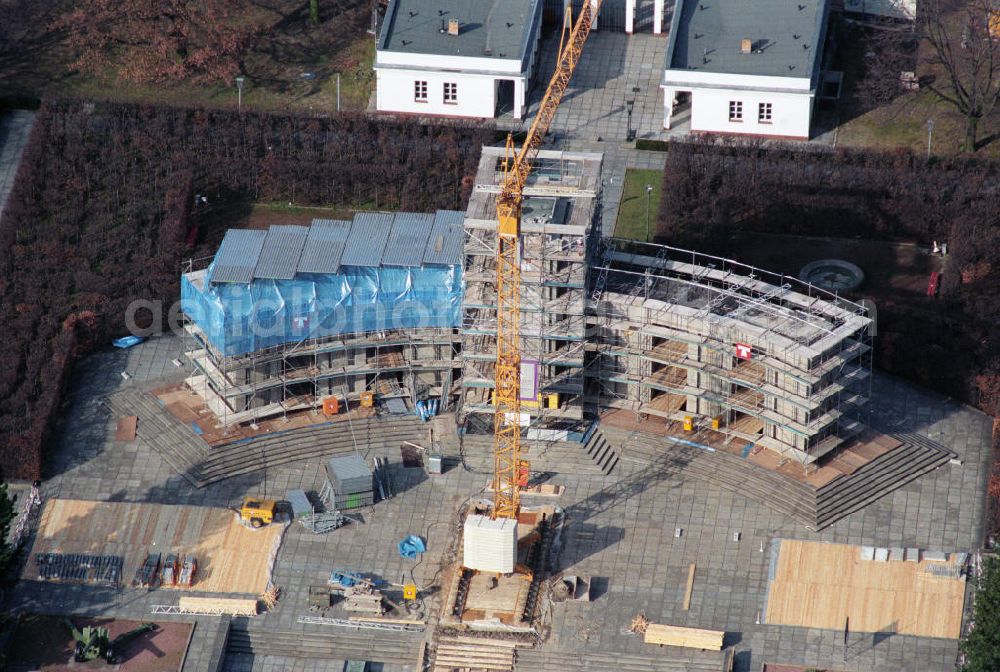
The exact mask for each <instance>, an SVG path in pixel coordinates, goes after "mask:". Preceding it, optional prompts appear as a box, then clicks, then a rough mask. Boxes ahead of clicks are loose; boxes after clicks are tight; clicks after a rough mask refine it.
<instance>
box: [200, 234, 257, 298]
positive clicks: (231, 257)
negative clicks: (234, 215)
mask: <svg viewBox="0 0 1000 672" xmlns="http://www.w3.org/2000/svg"><path fill="white" fill-rule="evenodd" d="M265 238H267V231H260V230H256V229H229V230H228V231H226V236H225V238H223V239H222V244H221V245H220V246H219V251H218V252H217V253H216V254H215V261H214V265H213V267H212V277H211V282H236V283H239V284H249V283H250V281H251V280H253V270H254V268H255V267H256V266H257V259H258V258H259V257H260V250H261V248H262V247H263V246H264V239H265Z"/></svg>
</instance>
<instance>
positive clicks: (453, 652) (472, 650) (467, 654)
mask: <svg viewBox="0 0 1000 672" xmlns="http://www.w3.org/2000/svg"><path fill="white" fill-rule="evenodd" d="M519 646H520V647H524V646H527V645H526V644H524V643H522V642H520V641H518V640H513V639H498V638H495V637H473V636H470V635H444V636H442V637H440V639H438V642H437V649H436V650H435V652H434V664H433V665H432V666H431V670H432V672H454V671H455V670H461V671H463V672H464V671H466V670H468V671H469V672H512V670H513V669H514V662H515V660H516V657H517V653H516V652H517V648H518V647H519Z"/></svg>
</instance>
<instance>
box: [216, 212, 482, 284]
mask: <svg viewBox="0 0 1000 672" xmlns="http://www.w3.org/2000/svg"><path fill="white" fill-rule="evenodd" d="M464 221H465V214H464V213H462V212H457V211H454V210H438V211H437V212H436V213H435V214H427V213H419V212H397V213H391V212H358V213H356V214H355V215H354V221H353V222H347V221H342V220H334V219H314V220H313V222H312V226H291V225H282V226H277V225H276V226H272V227H271V228H270V229H269V230H268V231H260V230H256V229H229V230H228V231H227V232H226V236H225V238H223V240H222V245H221V246H219V251H218V252H217V253H216V255H215V261H214V262H213V266H212V276H211V278H210V281H211V282H235V283H240V284H249V283H250V282H252V281H253V280H255V279H263V280H291V279H293V278H294V277H295V275H296V274H297V273H338V272H340V268H341V266H367V267H377V266H421V265H423V264H444V265H449V266H459V265H461V263H462V254H463V246H464V237H465V231H464V229H463V224H464Z"/></svg>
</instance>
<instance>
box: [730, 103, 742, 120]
mask: <svg viewBox="0 0 1000 672" xmlns="http://www.w3.org/2000/svg"><path fill="white" fill-rule="evenodd" d="M729 121H730V122H732V123H734V124H735V123H739V122H741V121H743V101H742V100H730V101H729Z"/></svg>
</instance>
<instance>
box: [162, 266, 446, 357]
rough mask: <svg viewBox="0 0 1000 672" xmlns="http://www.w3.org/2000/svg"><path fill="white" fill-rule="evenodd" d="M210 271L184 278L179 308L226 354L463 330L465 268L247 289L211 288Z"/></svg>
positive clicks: (357, 273)
mask: <svg viewBox="0 0 1000 672" xmlns="http://www.w3.org/2000/svg"><path fill="white" fill-rule="evenodd" d="M213 263H214V262H213ZM212 270H213V269H212V266H210V267H209V268H208V269H207V270H206V271H195V272H193V273H186V274H184V275H183V276H182V277H181V304H182V308H183V310H184V312H185V313H186V314H187V315H188V317H190V318H191V320H192V321H193V322H194V323H195V324H196V325H198V327H199V328H200V329H201V330H202V331H203V332H204V334H205V336H206V338H207V339H208V341H209V342H210V343H211V344H212V346H213V347H214V348H215V349H216V350H218V351H219V352H220V353H221V354H222V355H223V356H235V355H242V354H246V353H248V352H253V351H254V350H260V349H262V348H269V347H273V346H277V345H283V344H285V343H295V342H298V341H301V340H304V339H310V338H322V337H327V336H338V335H340V334H352V333H359V332H366V331H383V330H391V329H413V328H419V327H432V328H456V327H459V326H461V319H462V289H463V287H462V267H461V266H445V265H425V266H416V267H402V268H399V267H381V268H379V267H363V266H341V267H340V269H339V272H337V273H329V274H319V273H299V274H298V275H296V276H295V278H294V279H292V280H267V279H255V280H253V281H252V282H251V283H250V284H237V283H212V282H210V278H211V277H212Z"/></svg>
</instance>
